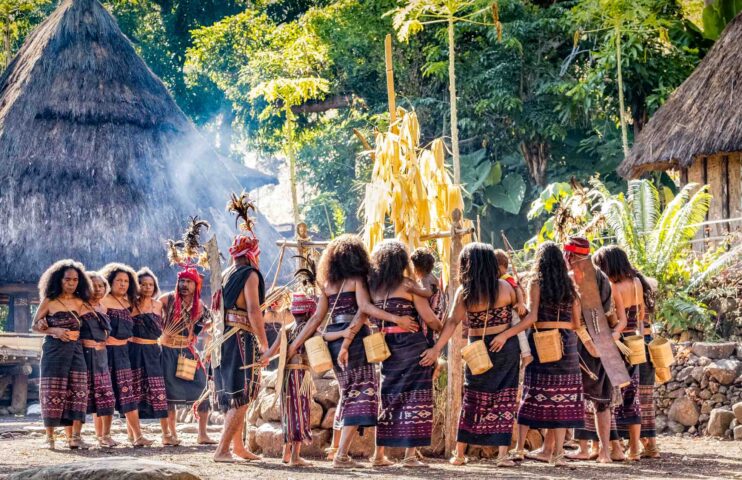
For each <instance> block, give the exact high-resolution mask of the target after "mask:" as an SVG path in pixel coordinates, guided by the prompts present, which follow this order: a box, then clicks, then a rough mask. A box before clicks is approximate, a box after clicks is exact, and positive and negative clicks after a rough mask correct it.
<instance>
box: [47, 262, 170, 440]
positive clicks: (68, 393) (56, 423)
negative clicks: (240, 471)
mask: <svg viewBox="0 0 742 480" xmlns="http://www.w3.org/2000/svg"><path fill="white" fill-rule="evenodd" d="M39 290H40V296H41V298H42V301H41V304H40V305H39V308H38V310H37V312H36V315H35V317H34V324H33V330H34V331H35V332H37V333H42V334H44V335H46V336H45V339H44V343H43V346H42V356H41V365H40V401H41V411H42V418H43V422H44V426H45V427H46V430H47V440H46V441H47V444H48V446H49V447H50V448H54V447H55V440H56V439H55V428H56V427H60V426H63V427H65V430H66V437H67V443H68V446H69V448H72V449H76V448H88V447H89V445H88V444H87V443H85V442H84V441H83V439H82V437H81V434H80V432H81V429H82V424H83V423H84V421H85V416H86V414H92V415H93V419H94V422H95V433H96V437H97V441H98V444H99V446H101V447H106V448H110V447H114V446H116V445H118V443H117V442H116V441H115V440H114V439H113V438H112V436H111V423H112V419H113V414H114V411H117V412H118V413H119V414H121V415H122V416H123V417H125V418H126V427H127V431H128V439H129V442H130V443H131V444H132V446H135V447H142V446H148V445H151V444H152V443H153V442H152V440H149V439H147V438H145V437H144V435H143V434H142V429H141V426H140V422H139V419H140V418H155V419H160V423H161V424H162V428H163V438H162V442H163V444H164V445H177V444H178V443H179V440H178V439H177V437H176V435H175V431H174V429H169V428H168V423H167V417H168V398H167V394H166V391H165V379H164V374H163V368H162V366H161V351H160V345H159V344H158V338H159V337H160V336H161V334H162V315H163V307H162V303H161V302H160V301H158V300H157V295H158V293H159V286H158V283H157V277H156V276H155V274H154V273H152V271H150V270H149V269H147V268H143V269H141V270H140V271H139V272H134V270H133V269H132V268H131V267H128V266H126V265H123V264H120V263H111V264H108V265H106V266H105V267H104V268H103V269H102V270H101V271H100V272H93V271H88V272H86V271H85V268H84V266H83V265H82V264H80V263H78V262H75V261H73V260H61V261H59V262H56V263H55V264H53V265H52V266H51V267H49V269H48V270H47V271H46V272H45V273H44V274H43V275H42V277H41V280H40V282H39ZM170 430H173V431H170Z"/></svg>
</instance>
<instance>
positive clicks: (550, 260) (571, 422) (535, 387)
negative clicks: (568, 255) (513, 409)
mask: <svg viewBox="0 0 742 480" xmlns="http://www.w3.org/2000/svg"><path fill="white" fill-rule="evenodd" d="M533 273H534V278H533V280H531V283H530V285H529V286H528V303H529V305H528V311H529V313H528V315H526V317H525V321H526V322H528V323H529V324H530V323H533V325H534V330H535V331H538V332H543V331H548V330H554V329H557V330H559V335H560V338H561V343H562V346H563V347H562V348H563V350H562V351H563V354H562V358H561V359H560V360H558V361H556V362H548V363H545V362H542V361H541V359H540V357H539V354H538V350H537V349H536V346H535V342H534V339H533V335H531V337H530V338H529V342H530V345H531V351H532V352H533V353H534V360H533V362H532V363H531V364H530V365H528V366H527V367H526V374H525V379H524V381H523V394H522V397H521V403H520V409H519V410H518V425H519V439H525V438H526V435H527V434H528V430H529V428H546V429H553V437H554V445H553V447H552V445H549V446H548V448H545V449H544V451H542V452H539V453H531V454H529V455H528V458H532V459H534V460H539V461H548V462H549V463H551V464H552V465H556V466H564V465H566V462H565V460H564V448H563V447H564V436H565V434H566V432H567V429H568V428H582V427H583V425H584V417H585V405H584V400H583V393H582V374H581V372H580V364H579V355H578V353H577V335H576V334H575V332H574V331H575V330H576V329H577V328H579V326H580V318H581V316H582V313H581V310H580V304H579V301H578V298H577V292H576V290H575V286H574V283H573V282H572V278H571V277H570V276H569V271H568V269H567V263H566V262H565V260H564V257H563V256H562V252H561V250H560V249H559V247H558V246H557V245H556V244H555V243H553V242H546V243H544V244H542V245H541V246H540V247H539V249H538V252H537V253H536V262H535V264H534V271H533ZM534 322H535V323H534ZM519 447H522V444H521V442H519ZM548 450H551V453H550V455H548V458H547V451H548Z"/></svg>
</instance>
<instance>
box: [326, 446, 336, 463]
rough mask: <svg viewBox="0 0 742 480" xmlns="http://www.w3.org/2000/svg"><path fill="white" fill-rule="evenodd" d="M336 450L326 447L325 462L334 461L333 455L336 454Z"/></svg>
mask: <svg viewBox="0 0 742 480" xmlns="http://www.w3.org/2000/svg"><path fill="white" fill-rule="evenodd" d="M337 451H338V449H337V448H335V447H327V448H325V455H327V460H334V459H335V454H336V453H337Z"/></svg>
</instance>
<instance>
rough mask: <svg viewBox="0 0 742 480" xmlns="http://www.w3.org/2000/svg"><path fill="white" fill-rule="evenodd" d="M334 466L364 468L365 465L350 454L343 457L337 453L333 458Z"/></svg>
mask: <svg viewBox="0 0 742 480" xmlns="http://www.w3.org/2000/svg"><path fill="white" fill-rule="evenodd" d="M332 468H363V465H361V464H360V463H358V462H356V461H355V460H353V459H352V458H350V455H345V456H342V457H340V456H338V455H335V458H334V459H333V460H332Z"/></svg>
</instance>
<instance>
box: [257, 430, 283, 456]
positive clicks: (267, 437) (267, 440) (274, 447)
mask: <svg viewBox="0 0 742 480" xmlns="http://www.w3.org/2000/svg"><path fill="white" fill-rule="evenodd" d="M255 442H256V443H257V445H258V447H260V449H261V450H262V451H263V454H264V455H267V456H269V457H277V456H279V455H281V454H282V453H283V431H282V430H281V424H280V423H276V422H266V423H264V424H262V425H261V426H260V427H258V429H257V431H256V432H255Z"/></svg>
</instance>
